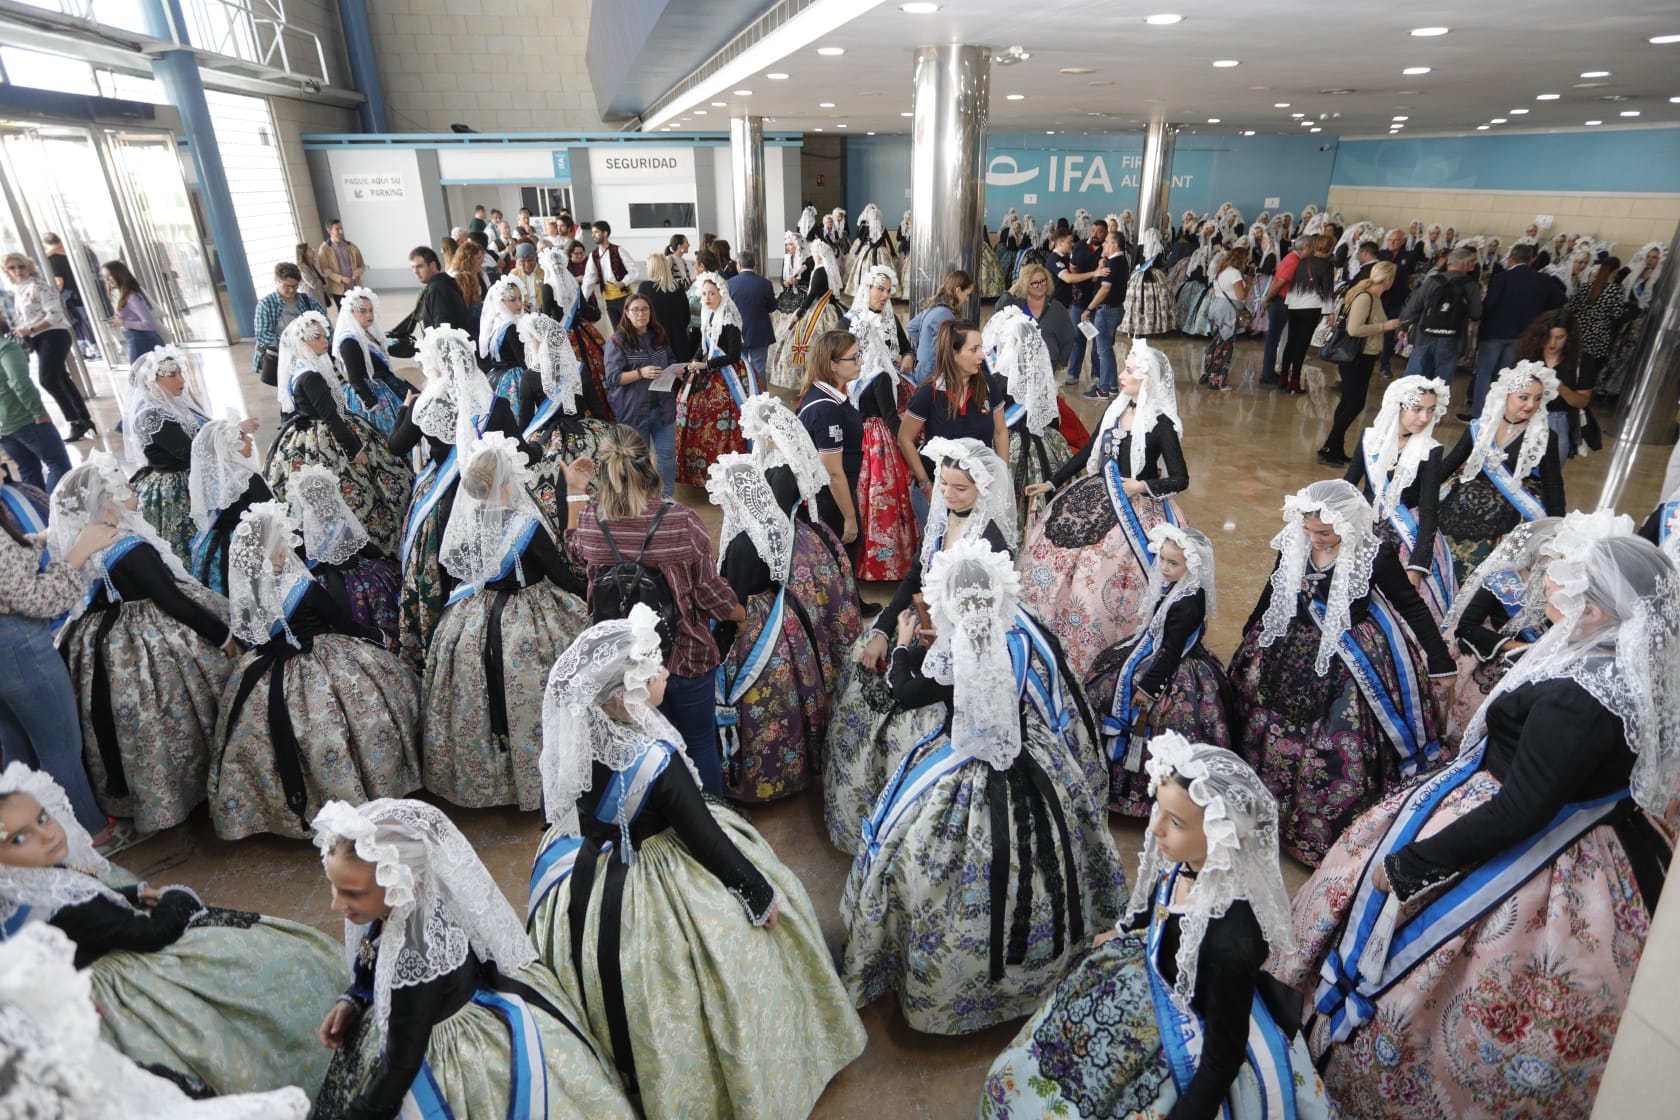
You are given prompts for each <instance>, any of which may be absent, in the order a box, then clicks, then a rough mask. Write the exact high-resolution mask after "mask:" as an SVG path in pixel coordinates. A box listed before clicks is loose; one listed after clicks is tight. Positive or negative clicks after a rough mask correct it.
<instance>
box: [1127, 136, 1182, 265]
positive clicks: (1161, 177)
mask: <svg viewBox="0 0 1680 1120" xmlns="http://www.w3.org/2000/svg"><path fill="white" fill-rule="evenodd" d="M1177 144H1178V126H1177V125H1174V124H1168V123H1167V119H1166V117H1165V116H1163V115H1162V114H1161V113H1160V111H1159V110H1157V111H1156V113H1155V114H1154V115H1153V116H1152V117H1150V118H1149V131H1147V132H1146V133H1144V136H1143V167H1142V169H1141V171H1140V172H1139V174H1138V209H1137V220H1138V225H1137V228H1138V232H1139V233H1142V232H1143V231H1144V230H1146V229H1154V230H1157V231H1159V232H1160V234H1161V238H1162V243H1163V244H1165V242H1166V239H1167V238H1168V237H1170V236H1171V235H1172V228H1173V220H1172V212H1171V211H1170V210H1169V209H1168V208H1167V195H1168V194H1169V193H1170V192H1171V190H1172V166H1173V148H1174V147H1175V146H1176V145H1177Z"/></svg>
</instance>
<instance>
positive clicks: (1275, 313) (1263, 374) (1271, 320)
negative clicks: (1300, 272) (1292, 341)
mask: <svg viewBox="0 0 1680 1120" xmlns="http://www.w3.org/2000/svg"><path fill="white" fill-rule="evenodd" d="M1288 323H1289V309H1288V308H1286V307H1284V305H1283V301H1282V300H1281V299H1269V300H1267V301H1266V352H1265V354H1263V355H1262V356H1261V360H1260V380H1261V382H1262V383H1265V384H1270V383H1272V382H1274V381H1276V380H1277V357H1278V339H1280V338H1282V337H1283V328H1284V327H1285V326H1286V325H1287V324H1288Z"/></svg>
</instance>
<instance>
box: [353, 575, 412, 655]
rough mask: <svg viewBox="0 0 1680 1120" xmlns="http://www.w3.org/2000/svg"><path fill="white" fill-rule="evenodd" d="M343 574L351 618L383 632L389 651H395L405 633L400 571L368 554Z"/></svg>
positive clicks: (361, 624)
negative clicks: (399, 602) (400, 617)
mask: <svg viewBox="0 0 1680 1120" xmlns="http://www.w3.org/2000/svg"><path fill="white" fill-rule="evenodd" d="M340 571H341V574H342V575H343V577H344V597H345V598H346V599H347V600H348V601H349V604H350V617H351V618H353V619H354V620H355V621H356V623H357V625H360V626H372V627H375V628H377V629H378V630H380V631H381V632H383V633H384V635H385V642H386V646H387V648H389V649H392V650H395V649H396V648H397V639H398V634H399V633H400V631H401V624H400V622H399V620H398V613H397V599H398V597H399V596H400V594H401V592H402V580H401V579H399V578H398V577H397V573H396V571H395V570H393V569H392V567H391V565H389V564H387V563H386V562H385V561H383V560H376V559H374V558H373V557H372V556H369V555H368V554H367V553H366V552H365V551H364V552H362V553H361V554H359V555H357V556H356V557H355V558H354V559H352V560H351V561H350V562H349V563H348V564H346V565H345V566H344V567H343V568H342V569H340Z"/></svg>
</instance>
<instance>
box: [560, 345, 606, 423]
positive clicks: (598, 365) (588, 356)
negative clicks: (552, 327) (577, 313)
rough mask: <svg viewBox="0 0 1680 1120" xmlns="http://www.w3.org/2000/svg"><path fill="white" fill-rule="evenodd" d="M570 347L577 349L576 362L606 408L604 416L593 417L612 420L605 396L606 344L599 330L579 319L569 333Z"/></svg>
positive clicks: (602, 405)
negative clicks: (593, 385) (592, 383)
mask: <svg viewBox="0 0 1680 1120" xmlns="http://www.w3.org/2000/svg"><path fill="white" fill-rule="evenodd" d="M570 337H571V340H572V349H573V350H575V351H577V357H578V364H579V365H580V366H582V367H583V369H582V370H581V371H580V372H581V373H582V374H583V375H584V376H585V377H587V378H589V379H590V380H591V381H593V382H594V384H595V392H596V394H597V395H598V396H599V398H600V401H601V407H602V408H603V409H605V410H606V415H605V416H597V417H595V419H597V420H601V421H605V422H606V423H608V424H611V423H612V422H613V411H612V398H611V397H609V396H607V358H606V348H607V344H606V342H604V341H603V340H602V338H601V332H600V331H598V330H596V329H595V324H594V323H586V322H583V321H582V320H581V319H580V320H579V321H578V324H577V326H575V327H573V328H572V330H571V334H570Z"/></svg>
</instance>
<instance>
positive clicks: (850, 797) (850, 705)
mask: <svg viewBox="0 0 1680 1120" xmlns="http://www.w3.org/2000/svg"><path fill="white" fill-rule="evenodd" d="M922 452H923V454H925V455H927V456H928V458H929V459H931V460H932V461H933V463H934V464H935V466H934V470H935V472H936V475H937V477H938V479H939V485H938V486H937V487H935V488H934V494H933V505H932V508H931V509H929V511H928V523H927V528H926V530H925V531H924V532H923V533H922V543H921V550H920V553H919V555H918V556H917V562H916V564H915V566H914V567H912V568H911V569H910V574H909V575H907V576H905V578H904V579H903V580H902V581H900V582H899V585H898V589H897V590H896V591H895V592H894V593H893V598H892V601H891V602H890V603H888V604H887V606H886V607H885V608H884V609H883V610H882V611H881V613H880V614H879V615H877V616H876V618H875V619H874V621H873V625H872V626H871V627H870V629H869V631H868V632H867V633H865V634H863V635H862V636H860V637H859V638H858V640H857V642H856V643H855V644H854V645H853V647H852V651H851V655H850V656H848V657H847V658H846V660H845V663H844V664H843V666H842V672H841V680H840V685H839V691H838V692H836V693H835V695H836V696H838V697H839V699H838V700H837V701H836V702H835V705H834V715H833V718H832V719H831V720H830V721H829V731H828V752H827V753H828V758H827V760H826V764H825V767H824V771H823V816H824V818H825V820H826V821H827V824H828V838H829V839H830V840H831V841H833V843H834V846H835V847H836V848H839V849H840V850H841V851H843V852H846V853H848V854H851V853H855V852H856V851H857V845H858V836H859V834H860V833H859V829H860V827H861V826H862V823H863V820H864V818H865V817H867V816H868V815H869V809H870V806H872V805H873V804H874V803H875V798H876V795H877V794H879V793H880V792H881V787H882V786H884V785H885V784H886V781H887V775H889V774H890V773H892V769H893V766H894V765H896V764H897V761H898V759H899V758H901V757H902V756H903V755H904V753H905V752H906V751H908V750H909V749H910V747H911V745H912V744H914V743H917V742H919V741H921V739H922V738H923V737H924V736H925V735H927V734H929V733H930V732H932V731H933V730H935V729H936V728H937V726H938V723H939V719H940V713H939V712H938V711H937V709H936V708H930V707H927V706H921V705H919V706H914V707H912V706H907V705H901V704H899V703H898V702H897V700H896V699H895V697H894V694H893V690H892V686H891V685H890V684H889V683H888V681H887V678H886V677H885V675H884V674H885V673H886V670H887V667H888V660H889V654H890V653H891V651H892V644H891V641H890V640H889V637H888V635H889V634H892V633H896V632H897V627H898V616H899V615H900V614H901V613H903V612H904V611H906V610H909V609H911V607H912V606H914V605H915V604H916V603H917V602H918V601H919V598H920V596H921V592H922V583H923V581H924V579H925V578H926V575H927V570H928V565H930V564H931V563H932V562H933V558H934V557H935V556H937V555H938V554H939V553H940V551H941V550H942V549H945V548H949V547H950V546H951V545H954V544H956V543H957V542H958V541H963V540H981V541H984V542H985V543H986V546H987V547H988V548H991V549H992V550H993V551H996V552H1001V553H1004V554H1005V555H1007V556H1011V557H1013V555H1014V547H1015V540H1016V536H1015V495H1014V493H1013V492H1012V491H1011V489H1010V487H1009V484H1008V477H1009V468H1008V467H1007V466H1005V465H1004V463H1003V460H1001V459H999V458H998V457H997V455H996V453H995V452H993V451H992V450H991V449H990V448H988V447H987V446H986V445H985V444H983V443H981V442H980V441H979V440H973V439H970V440H942V439H930V440H928V441H927V443H926V444H924V445H923V448H922ZM1063 676H1065V677H1067V678H1068V679H1070V680H1076V679H1077V678H1075V677H1073V676H1072V674H1071V673H1064V674H1063Z"/></svg>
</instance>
